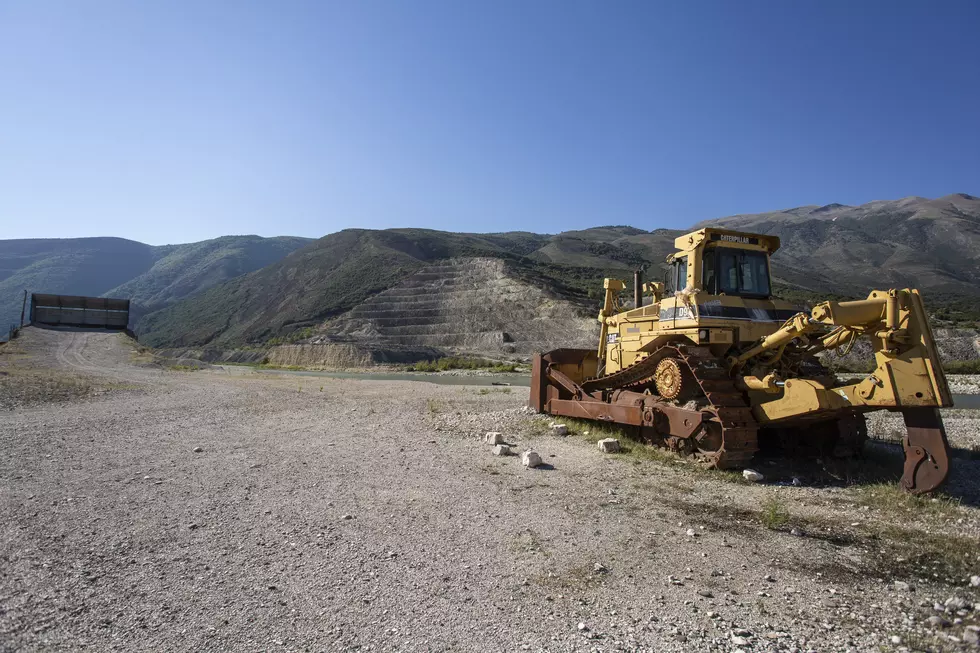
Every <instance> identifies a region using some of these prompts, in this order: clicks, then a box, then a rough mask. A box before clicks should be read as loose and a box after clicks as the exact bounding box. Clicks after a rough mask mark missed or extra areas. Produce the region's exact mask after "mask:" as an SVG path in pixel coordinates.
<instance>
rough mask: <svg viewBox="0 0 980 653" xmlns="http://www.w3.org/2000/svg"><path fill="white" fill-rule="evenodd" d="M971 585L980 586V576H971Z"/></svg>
mask: <svg viewBox="0 0 980 653" xmlns="http://www.w3.org/2000/svg"><path fill="white" fill-rule="evenodd" d="M970 586H971V587H980V576H970Z"/></svg>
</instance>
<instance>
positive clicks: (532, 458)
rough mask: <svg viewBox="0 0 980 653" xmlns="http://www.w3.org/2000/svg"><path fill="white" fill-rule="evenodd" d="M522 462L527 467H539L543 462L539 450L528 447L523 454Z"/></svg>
mask: <svg viewBox="0 0 980 653" xmlns="http://www.w3.org/2000/svg"><path fill="white" fill-rule="evenodd" d="M521 462H522V463H523V464H524V466H525V467H537V466H538V465H540V464H541V456H539V455H538V452H537V451H534V450H533V449H528V450H527V451H525V452H524V453H523V454H522V455H521Z"/></svg>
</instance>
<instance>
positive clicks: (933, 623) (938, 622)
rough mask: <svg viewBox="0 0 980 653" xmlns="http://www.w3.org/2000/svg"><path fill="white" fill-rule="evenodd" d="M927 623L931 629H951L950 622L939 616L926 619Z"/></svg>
mask: <svg viewBox="0 0 980 653" xmlns="http://www.w3.org/2000/svg"><path fill="white" fill-rule="evenodd" d="M926 623H928V624H929V627H930V628H947V627H949V622H948V621H946V620H945V619H943V618H942V617H940V616H938V615H933V616H931V617H929V618H928V619H926Z"/></svg>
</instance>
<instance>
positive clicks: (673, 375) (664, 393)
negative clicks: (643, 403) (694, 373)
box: [653, 358, 695, 399]
mask: <svg viewBox="0 0 980 653" xmlns="http://www.w3.org/2000/svg"><path fill="white" fill-rule="evenodd" d="M684 372H685V370H684V368H683V367H681V363H679V362H678V361H677V359H676V358H665V359H663V360H662V361H660V362H659V363H658V364H657V369H656V370H655V371H654V373H653V382H654V384H655V385H656V386H657V394H659V395H660V396H661V397H663V398H664V399H678V398H680V397H681V396H682V395H688V394H690V393H691V390H692V388H691V387H690V386H691V385H694V384H695V381H694V379H693V378H692V377H691V375H690V373H688V374H685V373H684Z"/></svg>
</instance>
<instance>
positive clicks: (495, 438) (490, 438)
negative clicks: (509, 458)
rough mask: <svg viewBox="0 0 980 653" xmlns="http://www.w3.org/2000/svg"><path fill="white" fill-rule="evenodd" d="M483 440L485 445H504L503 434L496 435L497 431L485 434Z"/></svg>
mask: <svg viewBox="0 0 980 653" xmlns="http://www.w3.org/2000/svg"><path fill="white" fill-rule="evenodd" d="M483 439H484V441H485V442H486V443H487V444H494V445H496V444H503V443H504V434H503V433H498V432H497V431H489V432H488V433H487V434H486V436H484V438H483Z"/></svg>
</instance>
